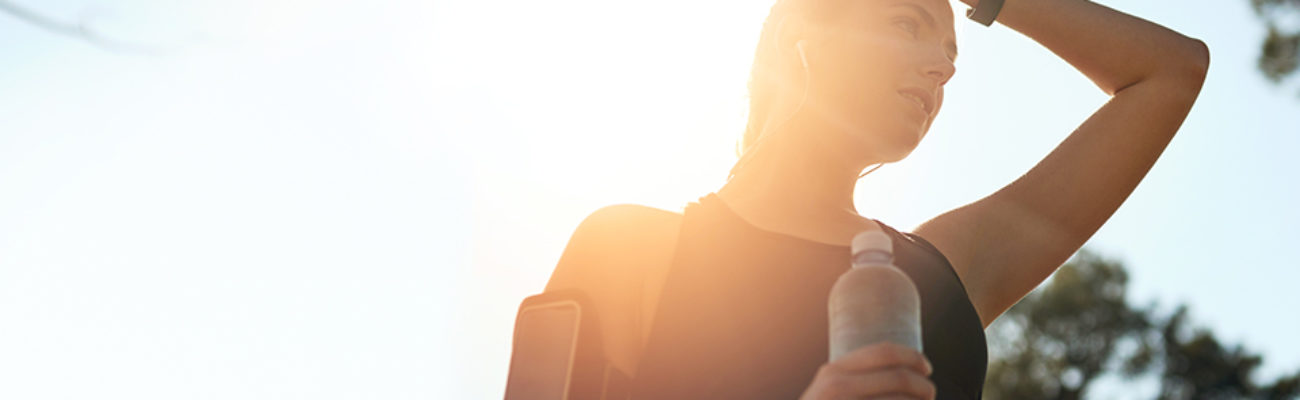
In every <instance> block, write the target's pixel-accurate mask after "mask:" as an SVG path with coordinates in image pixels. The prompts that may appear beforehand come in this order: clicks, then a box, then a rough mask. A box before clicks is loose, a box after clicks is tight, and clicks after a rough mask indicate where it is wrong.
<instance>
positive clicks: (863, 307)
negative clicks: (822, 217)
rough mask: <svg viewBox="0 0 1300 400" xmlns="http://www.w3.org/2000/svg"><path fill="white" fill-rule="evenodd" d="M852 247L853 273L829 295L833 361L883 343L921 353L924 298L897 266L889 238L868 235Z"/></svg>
mask: <svg viewBox="0 0 1300 400" xmlns="http://www.w3.org/2000/svg"><path fill="white" fill-rule="evenodd" d="M850 248H851V249H852V254H851V255H852V268H850V269H849V271H848V272H845V273H844V274H843V275H840V277H839V279H837V280H836V281H835V285H834V286H833V287H832V288H831V292H830V300H829V304H828V309H829V312H830V359H831V360H835V359H836V358H839V357H840V356H842V355H844V353H848V352H851V351H853V350H854V349H857V348H859V347H862V346H866V345H869V344H872V343H876V342H881V341H891V342H895V343H898V344H901V345H904V346H908V347H911V348H913V349H916V350H917V351H921V296H920V294H918V293H917V291H916V285H915V284H913V283H912V279H910V278H908V277H907V275H906V274H904V273H903V271H901V270H899V269H898V267H896V266H894V246H893V241H892V240H890V238H889V235H887V234H885V232H882V231H879V230H867V231H863V232H860V233H858V234H857V235H855V236H854V237H853V244H852V246H851V247H850Z"/></svg>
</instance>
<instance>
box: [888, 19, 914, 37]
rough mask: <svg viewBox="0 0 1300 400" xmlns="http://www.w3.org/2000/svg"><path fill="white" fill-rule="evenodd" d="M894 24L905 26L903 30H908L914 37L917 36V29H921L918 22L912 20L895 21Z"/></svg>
mask: <svg viewBox="0 0 1300 400" xmlns="http://www.w3.org/2000/svg"><path fill="white" fill-rule="evenodd" d="M900 23H901V24H900ZM894 24H896V25H902V26H904V28H903V29H906V30H907V32H908V33H911V34H913V35H916V31H917V29H918V28H920V25H919V24H917V23H916V20H913V19H911V18H900V19H898V20H897V21H894Z"/></svg>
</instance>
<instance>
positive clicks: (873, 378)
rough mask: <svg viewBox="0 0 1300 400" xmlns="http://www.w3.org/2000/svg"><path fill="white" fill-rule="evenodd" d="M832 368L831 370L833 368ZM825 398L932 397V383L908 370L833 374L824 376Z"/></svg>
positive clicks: (928, 398) (891, 369)
mask: <svg viewBox="0 0 1300 400" xmlns="http://www.w3.org/2000/svg"><path fill="white" fill-rule="evenodd" d="M832 368H833V367H832ZM825 378H826V379H825V382H824V385H825V387H824V389H825V392H824V393H825V394H826V395H828V396H827V398H832V399H841V398H843V399H861V398H862V397H863V396H871V397H870V398H873V399H874V398H876V397H875V396H882V397H881V398H889V397H883V396H895V397H897V398H903V399H907V400H917V399H924V400H930V399H933V398H934V395H935V388H934V384H933V383H931V382H930V380H929V379H928V378H926V377H925V376H924V375H921V374H920V373H918V372H916V371H914V370H912V369H911V368H900V367H895V368H885V369H877V370H871V371H862V372H842V371H836V372H832V373H828V374H827V376H826V377H825Z"/></svg>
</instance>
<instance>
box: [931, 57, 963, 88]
mask: <svg viewBox="0 0 1300 400" xmlns="http://www.w3.org/2000/svg"><path fill="white" fill-rule="evenodd" d="M923 72H924V73H925V76H926V78H931V79H934V81H935V82H937V83H938V84H939V85H943V84H946V83H948V80H949V79H952V75H953V74H955V73H957V66H956V65H954V64H953V62H952V60H949V59H948V57H947V56H941V59H940V60H936V61H933V62H931V63H929V64H928V65H926V67H925V70H924V71H923Z"/></svg>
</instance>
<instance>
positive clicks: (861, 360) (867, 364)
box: [830, 342, 933, 376]
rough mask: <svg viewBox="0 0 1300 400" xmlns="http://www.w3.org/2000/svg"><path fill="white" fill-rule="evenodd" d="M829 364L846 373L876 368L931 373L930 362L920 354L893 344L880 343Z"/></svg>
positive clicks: (860, 349) (847, 354) (927, 374)
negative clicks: (909, 369)
mask: <svg viewBox="0 0 1300 400" xmlns="http://www.w3.org/2000/svg"><path fill="white" fill-rule="evenodd" d="M830 364H832V365H835V366H836V367H839V368H840V369H843V370H846V371H865V370H871V369H877V368H885V367H893V366H904V367H909V368H912V369H915V370H916V371H917V372H919V373H921V374H922V375H925V376H929V375H930V373H931V372H932V371H933V367H931V366H930V361H928V360H926V359H925V356H924V355H922V354H921V352H919V351H916V350H915V349H913V348H911V347H907V346H903V345H900V344H897V343H893V342H880V343H877V344H873V345H870V346H863V347H861V348H858V349H856V350H853V351H850V352H848V353H845V354H844V355H843V356H840V358H838V359H836V360H835V361H832V362H831V363H830Z"/></svg>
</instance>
